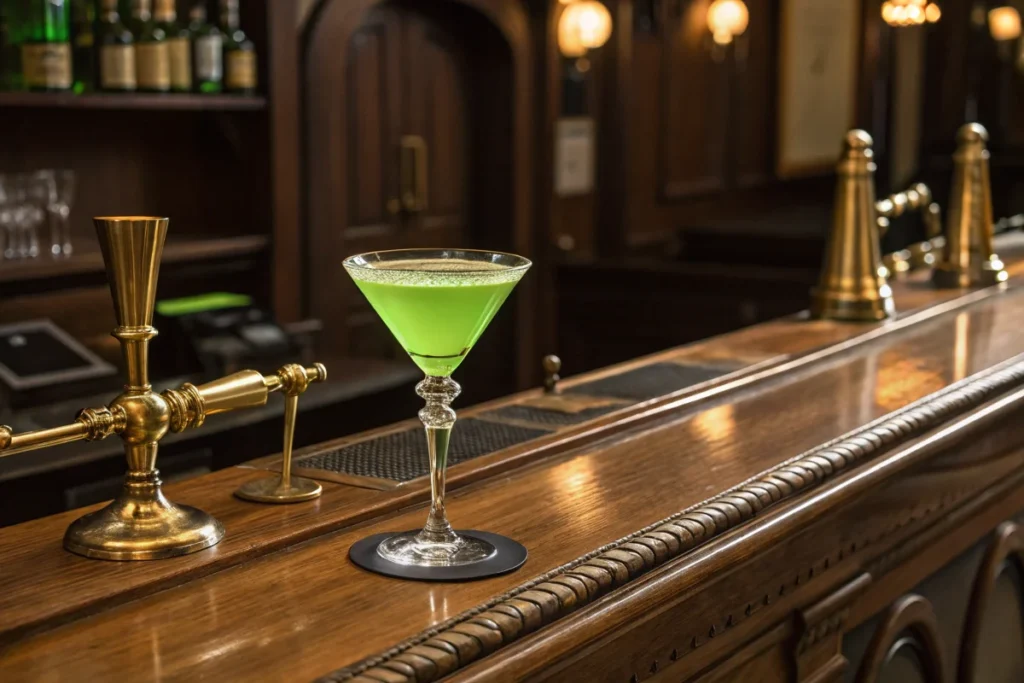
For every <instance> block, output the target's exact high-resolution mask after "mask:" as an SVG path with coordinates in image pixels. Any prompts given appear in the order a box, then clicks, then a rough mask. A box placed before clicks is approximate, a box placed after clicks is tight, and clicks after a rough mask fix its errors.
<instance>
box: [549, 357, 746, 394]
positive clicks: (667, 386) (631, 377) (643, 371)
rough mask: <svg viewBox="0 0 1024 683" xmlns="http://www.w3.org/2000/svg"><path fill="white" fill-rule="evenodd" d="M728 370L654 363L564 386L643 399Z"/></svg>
mask: <svg viewBox="0 0 1024 683" xmlns="http://www.w3.org/2000/svg"><path fill="white" fill-rule="evenodd" d="M730 372H732V370H730V369H728V368H722V367H715V366H711V365H681V364H679V363H655V364H653V365H645V366H643V367H640V368H636V369H635V370H628V371H626V372H623V373H620V374H618V375H612V376H611V377H603V378H601V379H597V380H594V381H593V382H587V383H586V384H577V385H576V386H574V387H572V388H571V389H567V390H566V392H567V393H573V394H587V395H589V396H611V397H614V398H621V399H628V400H633V401H646V400H648V399H651V398H657V397H658V396H664V395H666V394H671V393H672V392H673V391H679V390H680V389H685V388H686V387H689V386H693V385H694V384H700V383H701V382H706V381H708V380H711V379H715V378H716V377H721V376H722V375H727V374H729V373H730Z"/></svg>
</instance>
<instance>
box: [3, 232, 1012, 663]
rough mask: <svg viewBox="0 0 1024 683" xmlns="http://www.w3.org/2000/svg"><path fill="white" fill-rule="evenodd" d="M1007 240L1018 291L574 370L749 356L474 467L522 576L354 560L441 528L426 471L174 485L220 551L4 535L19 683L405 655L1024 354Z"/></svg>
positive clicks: (174, 493)
mask: <svg viewBox="0 0 1024 683" xmlns="http://www.w3.org/2000/svg"><path fill="white" fill-rule="evenodd" d="M999 246H1000V251H1001V254H1002V255H1003V256H1004V258H1005V260H1006V261H1007V263H1008V264H1009V266H1008V267H1009V268H1010V271H1011V282H1010V284H1009V286H1008V287H1005V288H1001V289H999V288H993V289H988V290H975V291H971V292H956V291H954V292H948V291H936V290H933V289H932V288H930V287H929V286H928V285H927V284H926V282H925V280H924V277H925V276H924V274H919V275H914V276H912V277H911V278H909V279H908V280H906V281H902V282H897V283H895V284H894V292H895V298H896V304H897V307H898V309H899V310H900V311H901V315H900V317H899V318H897V320H895V321H889V322H886V323H882V324H877V325H874V324H869V325H855V324H842V323H833V322H823V321H816V322H811V321H806V320H802V319H798V318H791V319H785V320H780V321H775V322H771V323H767V324H765V325H760V326H757V327H753V328H749V329H747V330H741V331H739V332H736V333H732V334H729V335H725V336H722V337H718V338H715V339H712V340H708V341H706V342H701V343H699V344H694V345H690V346H686V347H681V348H678V349H673V350H670V351H667V352H664V353H662V354H657V355H656V356H652V357H649V358H645V359H639V360H637V361H632V362H630V363H627V364H623V365H622V366H616V367H615V368H612V369H607V370H603V371H600V372H598V373H592V374H590V375H587V376H585V377H584V378H573V379H571V380H566V381H565V382H564V383H565V384H566V385H567V386H571V385H572V384H573V383H577V382H580V381H582V380H583V379H588V380H589V379H593V378H594V377H598V376H601V375H604V374H610V373H614V372H619V371H622V369H624V368H629V367H634V366H638V365H642V364H645V363H650V362H657V361H665V360H681V359H692V360H718V361H731V362H735V363H736V364H738V365H739V366H741V369H740V370H739V371H738V372H737V373H735V374H734V375H730V376H727V377H725V378H722V379H721V380H715V381H713V382H711V383H708V384H707V385H702V386H698V387H696V388H695V389H687V390H683V391H681V392H677V394H674V395H670V396H667V397H662V398H659V399H655V400H652V401H647V402H643V403H641V404H638V405H635V406H629V407H626V408H623V409H622V410H620V411H617V412H615V413H613V414H610V415H607V416H604V417H602V418H599V419H598V420H595V421H593V422H591V423H587V424H585V425H582V426H577V427H571V428H566V429H561V430H559V431H558V432H556V433H555V434H552V435H550V436H546V437H543V438H541V439H538V440H535V441H531V442H529V443H527V444H523V445H521V446H517V447H513V448H510V449H506V450H505V451H501V452H499V453H495V454H491V455H487V456H482V457H480V458H477V459H475V460H473V461H471V462H468V463H465V464H463V465H458V466H455V467H454V468H452V470H451V476H450V486H449V496H448V504H447V507H448V512H449V517H450V519H451V520H452V521H453V523H454V524H455V526H456V527H457V528H477V529H486V530H489V531H494V532H497V533H501V534H505V535H507V536H510V537H512V538H515V539H517V540H519V541H521V542H522V543H523V544H524V545H526V547H527V549H528V551H529V559H528V561H527V563H526V564H525V565H524V566H523V567H522V568H521V569H519V570H518V571H516V572H514V573H512V574H509V575H505V576H501V577H496V578H492V579H487V580H483V581H476V582H469V583H454V584H431V583H421V582H406V581H398V580H395V579H389V578H385V577H381V576H378V575H375V574H371V573H368V572H365V571H363V570H361V569H358V568H357V567H356V566H355V565H353V564H352V563H351V562H350V561H349V560H348V556H347V553H348V549H349V547H350V546H351V545H352V544H353V543H354V542H355V541H357V540H359V539H361V538H363V537H365V536H367V535H370V534H373V533H378V532H381V531H388V530H404V529H412V528H416V527H418V526H420V525H421V524H422V522H423V519H424V516H425V503H426V501H427V498H428V495H429V485H428V483H427V482H426V481H424V480H414V481H412V482H409V483H408V484H406V485H403V486H400V487H397V488H394V489H390V490H375V489H370V488H362V487H356V486H349V485H344V484H338V483H332V482H324V495H323V496H322V497H321V498H320V499H318V500H316V501H313V502H310V503H304V504H298V505H290V506H279V507H277V506H263V505H256V504H252V503H246V502H243V501H240V500H237V499H235V498H234V497H233V496H232V492H233V491H234V490H235V489H236V488H237V487H238V485H239V484H240V483H242V482H244V481H246V480H248V479H251V478H254V477H255V476H264V475H265V472H259V473H257V472H254V470H253V469H252V467H236V468H230V469H228V470H224V471H221V472H217V473H214V474H211V475H207V476H204V477H199V478H196V479H193V480H190V481H186V482H182V483H180V484H176V485H172V486H168V487H167V489H166V491H167V495H168V497H169V498H171V499H172V500H175V501H177V502H181V503H185V504H189V505H194V506H197V507H200V508H202V509H204V510H207V511H208V512H210V513H212V514H214V515H215V516H217V517H218V518H219V519H220V520H221V521H222V522H223V523H224V526H225V527H226V529H227V535H226V537H225V539H224V540H223V541H222V542H221V543H220V544H219V545H217V546H215V547H213V548H211V549H208V550H205V551H202V552H199V553H195V554H193V555H188V556H184V557H179V558H174V559H169V560H160V561H151V562H123V563H117V562H103V561H96V560H88V559H84V558H80V557H77V556H75V555H72V554H70V553H67V552H65V551H64V550H63V549H62V548H61V538H62V536H63V533H64V529H65V528H66V527H67V525H68V524H69V523H70V522H71V521H73V520H74V519H76V518H77V517H78V516H80V515H81V514H83V510H75V511H71V512H68V513H64V514H61V515H55V516H53V517H48V518H45V519H40V520H35V521H33V522H29V523H26V524H22V525H18V526H15V527H10V528H6V529H2V530H0V558H2V559H3V564H2V569H0V648H2V649H0V680H4V681H38V680H45V681H65V680H69V681H70V680H128V679H131V680H166V681H172V680H174V681H179V680H180V681H193V680H200V679H204V680H236V679H238V680H242V679H249V680H261V681H277V680H279V681H303V680H313V679H315V678H316V677H318V676H322V675H324V674H327V673H329V672H331V671H334V670H337V669H339V668H341V667H344V666H347V665H349V664H352V663H354V662H357V661H359V660H361V659H363V658H366V657H370V656H372V655H374V654H376V653H380V652H382V651H385V650H387V649H388V648H390V647H392V646H393V645H395V644H396V643H399V642H401V641H403V640H405V639H406V638H409V637H412V636H414V635H416V634H418V633H420V632H422V631H424V630H425V629H429V628H431V627H434V626H436V625H438V624H440V623H442V622H445V621H446V620H449V619H451V618H452V617H454V616H456V615H458V614H460V613H462V612H465V611H466V610H470V609H473V608H474V607H476V606H478V605H481V604H483V603H486V602H488V601H489V600H491V599H492V598H494V597H495V596H498V595H501V594H503V593H506V592H507V591H509V590H511V589H514V588H515V587H517V586H520V585H521V584H524V583H526V582H528V581H530V580H531V579H533V578H534V577H537V576H540V575H543V574H545V573H547V572H549V571H551V570H553V569H555V568H557V567H559V566H560V565H563V564H565V563H567V562H570V561H572V560H574V559H576V558H578V557H580V556H583V555H585V554H587V553H590V552H591V551H594V550H595V549H597V548H600V547H602V546H604V545H605V544H608V543H611V542H613V541H615V540H616V539H620V538H621V537H623V536H625V535H627V534H630V533H632V532H634V531H636V530H637V529H640V528H642V527H644V526H646V525H648V524H651V523H653V522H655V521H657V520H660V519H663V518H665V517H667V516H669V515H671V514H673V513H676V512H678V511H680V510H684V509H686V508H688V507H689V506H692V505H694V504H697V503H700V502H702V501H705V500H707V499H709V498H711V497H712V496H714V495H716V494H719V493H721V492H723V491H726V490H728V489H730V488H732V487H735V486H736V485H738V484H740V483H742V482H744V481H747V480H748V479H750V478H751V477H754V476H755V475H758V474H759V473H762V472H765V471H766V470H769V469H771V468H772V467H774V466H776V465H778V464H780V463H782V462H783V461H786V460H788V459H790V458H792V457H794V456H796V455H799V454H801V453H803V452H805V451H808V450H809V449H812V448H814V447H816V446H819V445H821V444H823V443H826V442H829V441H831V440H833V439H835V438H836V437H838V436H840V435H843V434H846V433H848V432H850V431H852V430H855V429H857V428H859V427H862V426H863V425H865V424H867V423H869V422H871V421H872V420H875V419H877V418H880V417H882V416H885V415H887V414H889V413H891V412H893V411H895V410H899V409H901V408H903V407H905V406H907V405H908V404H910V403H912V402H914V401H917V400H918V399H921V398H923V397H926V396H928V395H930V394H933V393H934V392H936V391H940V390H942V389H944V388H945V387H948V386H949V385H950V384H952V383H954V382H957V381H960V380H963V379H965V378H968V377H970V376H971V375H973V374H975V373H978V372H981V371H984V370H987V369H989V368H991V367H993V366H994V365H997V364H999V363H1002V362H1004V361H1008V360H1009V359H1012V358H1014V357H1016V356H1018V355H1020V354H1024V335H1021V334H1020V331H1019V330H1020V322H1019V321H1020V320H1021V319H1024V294H1022V289H1021V288H1018V287H1017V286H1016V281H1015V278H1019V277H1020V276H1022V275H1024V243H1022V242H1021V241H1020V240H1017V239H1016V238H1015V239H1014V240H1012V241H1008V240H1003V241H1002V242H1001V243H1000V245H999ZM463 381H464V382H471V381H472V378H471V377H466V378H464V380H463ZM410 391H411V387H410ZM536 393H537V392H536V391H534V392H526V393H524V394H520V395H517V396H513V397H510V398H508V399H503V400H501V401H497V402H492V403H490V404H486V405H485V406H480V407H474V408H467V409H465V410H461V411H460V416H461V417H466V416H469V415H472V414H477V413H479V412H481V411H483V410H486V409H493V408H494V407H495V406H496V405H503V404H505V403H509V402H516V401H519V400H522V399H523V398H526V397H530V396H533V395H535V394H536ZM339 419H343V416H339ZM408 424H411V422H410V423H403V425H400V426H397V427H391V428H388V429H397V428H399V427H407V426H408ZM456 429H458V427H456ZM381 431H387V430H381ZM353 438H354V437H350V438H347V439H344V440H340V441H339V442H338V443H344V442H347V441H351V440H353ZM315 448H322V446H321V447H315ZM307 450H309V449H307ZM266 464H268V463H267V462H262V463H254V466H257V467H259V466H263V465H266Z"/></svg>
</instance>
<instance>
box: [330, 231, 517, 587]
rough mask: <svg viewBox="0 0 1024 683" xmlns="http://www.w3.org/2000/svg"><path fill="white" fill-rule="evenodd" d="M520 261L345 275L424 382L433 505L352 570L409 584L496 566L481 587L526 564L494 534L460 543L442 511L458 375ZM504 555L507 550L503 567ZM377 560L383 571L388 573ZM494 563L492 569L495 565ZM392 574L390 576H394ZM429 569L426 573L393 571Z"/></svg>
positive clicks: (423, 256) (385, 254)
mask: <svg viewBox="0 0 1024 683" xmlns="http://www.w3.org/2000/svg"><path fill="white" fill-rule="evenodd" d="M530 265H531V264H530V261H528V260H527V259H525V258H523V257H521V256H515V255H513V254H503V253H499V252H484V251H470V250H456V249H399V250H395V251H380V252H374V253H368V254H360V255H358V256H352V257H350V258H348V259H346V260H345V262H344V267H345V270H346V271H347V272H348V274H349V275H350V276H351V277H352V279H353V280H354V281H355V283H356V285H357V286H358V287H359V289H360V290H361V291H362V293H363V294H364V295H365V296H366V298H367V299H368V300H369V302H370V305H371V306H373V308H374V309H375V310H376V311H377V314H378V315H380V317H381V319H382V320H383V321H384V323H385V324H386V325H387V326H388V329H390V330H391V333H392V334H393V335H394V336H395V338H396V339H397V340H398V342H399V343H400V344H401V345H402V347H403V348H404V349H405V351H406V353H408V354H409V356H410V357H411V358H412V360H413V361H414V362H415V363H416V364H417V365H418V366H419V367H420V369H421V370H423V372H424V373H425V374H426V377H425V378H424V379H423V381H422V382H420V383H419V384H418V385H416V393H417V394H419V395H420V396H421V397H422V398H423V399H424V400H425V401H426V406H425V407H424V408H423V409H422V410H420V411H419V418H420V421H421V422H422V423H423V427H424V429H425V430H426V437H427V455H428V459H429V464H430V490H431V504H430V511H429V513H428V514H427V523H426V525H425V526H424V527H423V529H422V530H420V531H411V532H404V533H398V534H394V535H387V537H385V538H383V539H381V540H380V541H379V543H378V542H377V541H376V540H374V541H373V542H374V543H375V544H376V547H375V548H367V550H366V552H365V553H363V552H362V550H358V551H357V546H360V544H361V543H365V542H366V541H370V540H371V539H372V538H373V537H371V539H366V541H361V542H360V543H357V544H356V546H353V549H352V552H350V555H351V557H352V559H353V560H354V561H356V562H357V563H359V564H361V565H362V566H365V567H367V568H370V569H373V570H374V571H380V572H382V573H390V574H392V575H396V576H405V577H407V578H427V579H431V578H436V579H451V578H468V577H469V576H470V574H467V573H465V572H463V573H461V574H458V575H452V574H450V573H447V574H446V573H445V570H450V569H451V568H465V567H466V566H467V565H478V564H482V563H486V562H490V565H489V567H490V568H489V569H487V570H486V571H484V570H481V572H480V573H476V574H472V576H474V577H479V576H485V575H489V574H494V573H501V572H503V571H509V570H511V569H514V568H515V567H517V566H519V565H520V564H521V563H522V562H523V561H525V559H526V549H525V548H523V547H522V546H521V545H519V544H518V543H515V541H512V540H510V539H507V538H504V537H502V536H498V535H497V534H492V533H487V532H479V531H471V532H461V533H456V532H455V531H454V530H453V529H452V527H451V524H449V523H448V518H447V515H446V513H445V507H444V487H445V471H446V469H447V462H448V442H449V439H450V437H451V433H452V427H453V426H454V425H455V411H454V410H452V408H451V402H452V401H453V400H454V399H455V398H456V397H457V396H458V395H459V392H460V390H461V388H460V387H459V385H458V384H457V383H456V382H455V380H453V379H452V378H451V374H452V372H453V371H454V370H455V369H456V368H457V367H458V366H459V364H460V363H461V362H462V361H463V359H465V357H466V354H468V353H469V351H470V349H471V348H473V345H474V344H475V343H476V341H477V339H479V338H480V335H481V334H483V332H484V330H485V329H486V328H487V325H488V324H489V323H490V322H491V319H492V318H493V317H494V314H495V313H497V312H498V309H499V308H501V305H502V303H503V302H504V301H505V299H506V298H507V297H508V295H509V293H510V292H511V291H512V289H513V288H514V287H515V286H516V283H517V282H519V280H520V278H522V277H523V275H524V274H525V273H526V271H527V269H529V267H530ZM499 548H505V550H504V553H505V555H506V557H498V556H499V555H500V553H499ZM380 560H384V562H385V564H384V565H381V563H380ZM492 560H493V561H492ZM389 564H390V566H388V565H389ZM395 566H397V567H411V568H426V569H427V570H428V571H427V572H426V573H419V574H416V573H412V572H403V571H401V570H396V569H393V567H395Z"/></svg>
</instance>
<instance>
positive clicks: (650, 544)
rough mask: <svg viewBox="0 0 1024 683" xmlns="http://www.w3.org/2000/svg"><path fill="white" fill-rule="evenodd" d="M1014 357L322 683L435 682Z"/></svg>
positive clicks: (709, 534) (948, 406)
mask: <svg viewBox="0 0 1024 683" xmlns="http://www.w3.org/2000/svg"><path fill="white" fill-rule="evenodd" d="M1022 359H1024V354H1022V355H1021V356H1016V357H1014V358H1012V359H1010V360H1008V361H1006V362H1004V363H1001V364H999V365H997V366H995V367H993V368H991V369H989V370H987V371H985V372H982V373H979V374H977V375H974V376H972V377H969V378H967V379H965V380H962V381H960V382H958V383H956V384H953V385H951V386H949V387H946V388H945V389H943V390H940V391H939V392H936V393H935V394H932V395H930V396H926V397H924V398H922V399H920V400H918V401H915V402H914V403H911V404H909V405H907V406H905V407H904V408H901V409H899V410H897V411H895V412H892V413H890V414H888V415H886V416H884V417H882V418H879V419H877V420H874V421H873V422H870V423H868V424H867V425H865V426H863V427H861V428H860V429H858V430H856V431H853V432H849V433H847V434H845V435H843V436H840V437H838V438H837V439H834V440H832V441H830V442H827V443H825V444H823V445H821V446H818V447H817V448H814V449H812V450H810V451H807V452H805V453H802V454H800V455H797V456H795V457H793V458H791V459H789V460H787V461H785V462H783V463H781V464H780V465H778V466H776V467H774V468H772V469H770V470H767V471H766V472H764V473H762V474H760V475H757V476H755V477H753V478H751V479H749V480H747V481H745V482H743V483H742V484H739V485H738V486H736V487H734V488H732V489H730V490H728V491H726V492H725V493H722V494H719V495H717V496H714V497H712V498H709V499H708V500H705V501H703V502H701V503H698V504H696V505H694V506H692V507H690V508H687V509H685V510H682V511H680V512H678V513H676V514H674V515H671V516H669V517H666V518H665V519H662V520H660V521H658V522H655V523H654V524H650V525H648V526H646V527H644V528H642V529H640V530H638V531H636V532H634V533H632V534H630V535H628V536H625V537H623V538H620V539H619V540H617V541H614V542H612V543H609V544H607V545H604V546H601V547H600V548H597V549H595V550H593V551H591V552H589V553H587V554H586V555H583V556H582V557H578V558H576V559H575V560H573V561H571V562H568V563H566V564H564V565H562V566H560V567H557V568H556V569H553V570H552V571H549V572H547V573H545V574H542V575H540V576H538V577H535V578H533V579H531V580H530V581H528V582H526V583H523V584H521V585H520V586H517V587H516V588H513V589H512V590H510V591H508V592H507V593H504V594H502V595H499V596H496V597H495V598H493V599H492V600H490V601H488V602H486V603H483V604H481V605H478V606H476V607H474V608H472V609H470V610H467V611H465V612H463V613H461V614H458V615H456V616H454V617H452V618H450V619H447V620H445V621H444V622H441V623H439V624H436V625H435V626H433V627H431V628H429V629H427V630H425V631H422V632H420V633H419V634H417V635H415V636H413V637H411V638H408V639H406V640H404V641H402V642H400V643H398V644H396V645H395V646H393V647H391V648H389V649H388V650H386V651H384V652H381V653H379V654H377V655H374V656H372V657H368V658H366V659H364V660H362V661H360V662H356V663H354V664H351V665H349V666H347V667H345V668H342V669H339V670H337V671H334V672H332V673H330V674H327V675H326V676H324V677H322V678H321V679H319V681H321V682H323V683H327V682H341V681H353V682H355V683H374V682H377V683H379V682H380V681H386V682H395V683H399V682H403V683H404V682H408V683H414V682H416V681H434V680H437V679H439V678H441V677H443V676H446V675H448V674H450V673H451V672H452V671H454V670H456V669H459V668H461V667H464V666H467V665H468V664H470V663H471V662H473V661H476V660H477V659H480V658H481V657H483V656H486V655H488V654H490V653H492V652H494V651H495V650H498V649H499V648H501V647H504V646H505V645H508V644H510V643H512V642H513V641H515V640H517V639H518V638H520V637H522V636H524V635H526V634H528V633H531V632H533V631H536V630H538V629H539V628H541V627H542V626H546V625H548V624H551V623H552V622H554V621H556V620H557V619H560V618H561V617H563V616H566V615H567V614H569V613H570V612H572V611H574V610H575V609H578V608H580V607H582V606H583V605H585V604H587V603H590V602H593V601H594V600H596V599H598V598H599V597H602V596H604V595H607V594H608V593H610V592H612V591H613V590H615V589H616V588H619V587H621V586H623V585H625V584H626V583H628V582H630V581H632V580H634V579H636V578H637V577H639V576H640V575H642V574H644V573H646V572H648V571H650V570H651V569H653V568H655V567H658V566H660V565H662V564H664V563H666V562H668V561H670V560H673V559H675V558H677V557H679V556H680V555H682V554H684V553H686V552H689V551H691V550H693V549H695V548H697V547H699V546H701V545H702V544H704V543H706V542H707V541H709V540H711V539H712V538H714V537H717V536H719V535H721V534H723V533H725V532H726V531H729V530H731V529H734V528H736V527H737V526H738V525H740V524H742V523H744V522H747V521H749V520H751V519H753V518H754V516H755V515H756V514H758V513H759V512H761V511H763V510H765V509H766V508H768V507H770V506H773V505H774V504H776V503H778V502H780V501H782V500H786V499H788V498H790V497H792V496H794V495H796V494H798V493H801V492H803V491H806V490H807V489H809V488H811V487H812V486H815V485H817V484H820V483H822V482H824V481H826V480H828V479H831V478H832V477H834V476H836V475H838V474H840V473H842V472H844V471H846V470H848V469H850V468H851V467H852V466H853V465H854V464H856V463H858V462H860V461H862V460H864V459H865V458H867V457H871V456H875V455H878V454H880V453H883V452H885V451H887V450H889V449H890V448H892V447H893V446H896V445H898V444H899V443H901V442H904V441H907V440H909V439H912V438H915V437H917V436H920V435H921V434H923V433H924V432H926V431H928V430H930V429H934V428H936V427H938V426H940V425H941V424H942V423H943V422H944V421H946V420H948V419H950V418H952V417H955V416H957V415H960V414H962V413H965V412H967V411H969V410H972V409H974V408H976V407H978V406H980V405H981V404H982V403H985V402H986V401H988V400H990V399H992V398H994V397H996V396H997V395H999V394H1002V393H1005V392H1007V391H1009V390H1011V389H1013V388H1016V387H1017V386H1018V385H1020V384H1021V383H1022V381H1024V360H1022Z"/></svg>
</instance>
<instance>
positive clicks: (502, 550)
mask: <svg viewBox="0 0 1024 683" xmlns="http://www.w3.org/2000/svg"><path fill="white" fill-rule="evenodd" d="M415 531H418V529H417V530H414V532H415ZM396 533H402V532H393V531H392V532H388V533H384V534H374V535H373V536H369V537H367V538H364V539H363V540H361V541H358V542H356V543H353V544H352V547H351V548H349V550H348V556H349V558H351V560H352V561H353V562H355V563H356V564H357V565H359V566H360V567H362V568H363V569H368V570H370V571H371V572H376V573H377V574H383V575H384V576H394V577H396V578H399V579H413V580H415V581H472V580H473V579H483V578H487V577H488V576H497V575H498V574H507V573H508V572H511V571H515V570H516V569H519V568H520V567H522V566H523V563H524V562H526V548H525V547H524V546H523V544H521V543H517V542H516V541H513V540H512V539H511V538H506V537H505V536H499V535H498V534H492V533H490V532H488V531H476V530H475V529H469V530H461V529H457V530H456V531H455V533H457V534H459V535H460V536H473V537H476V538H479V539H481V540H483V541H487V542H488V543H490V544H491V545H493V546H494V548H495V549H496V550H497V552H496V553H494V555H493V556H492V557H489V558H488V559H486V560H482V561H480V562H475V563H473V564H464V565H462V566H460V567H412V566H409V565H404V564H396V563H394V562H389V561H388V560H385V559H384V558H383V557H381V556H380V555H378V554H377V546H378V545H380V544H381V542H382V541H383V540H385V539H388V538H391V537H392V536H394V535H396ZM406 533H408V532H406Z"/></svg>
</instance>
